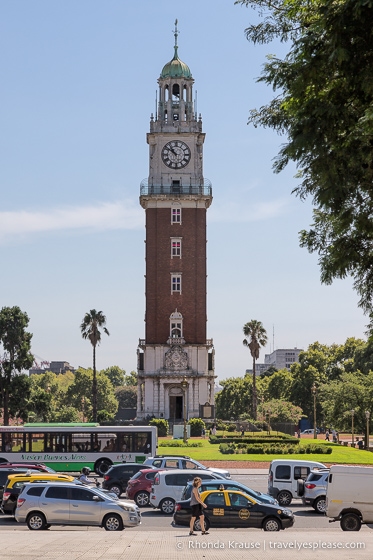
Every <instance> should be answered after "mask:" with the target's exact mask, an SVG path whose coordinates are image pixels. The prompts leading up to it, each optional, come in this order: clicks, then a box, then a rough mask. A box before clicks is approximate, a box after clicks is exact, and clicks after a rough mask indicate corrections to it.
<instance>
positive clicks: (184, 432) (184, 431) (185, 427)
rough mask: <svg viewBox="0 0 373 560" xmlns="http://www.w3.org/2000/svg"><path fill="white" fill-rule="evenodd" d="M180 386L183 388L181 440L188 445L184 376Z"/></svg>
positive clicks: (185, 382)
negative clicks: (182, 428)
mask: <svg viewBox="0 0 373 560" xmlns="http://www.w3.org/2000/svg"><path fill="white" fill-rule="evenodd" d="M181 386H182V388H183V396H184V407H183V408H184V412H183V417H184V430H183V440H184V443H188V432H187V423H186V421H187V406H186V396H187V395H186V392H187V388H188V382H187V380H186V377H185V375H184V377H183V380H182V382H181Z"/></svg>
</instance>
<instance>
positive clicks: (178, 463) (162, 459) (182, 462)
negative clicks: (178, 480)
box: [143, 455, 231, 478]
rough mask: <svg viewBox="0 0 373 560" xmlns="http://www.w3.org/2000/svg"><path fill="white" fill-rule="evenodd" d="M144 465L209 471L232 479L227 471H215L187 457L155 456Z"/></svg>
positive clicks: (149, 458) (157, 467)
mask: <svg viewBox="0 0 373 560" xmlns="http://www.w3.org/2000/svg"><path fill="white" fill-rule="evenodd" d="M143 464H144V465H149V466H151V467H154V468H156V469H198V470H207V471H211V472H214V473H217V474H219V475H220V476H222V477H223V478H231V475H230V473H229V471H227V470H225V469H215V468H213V467H211V468H210V467H205V465H201V463H198V461H195V460H194V459H191V458H190V457H188V456H187V455H155V457H148V458H147V459H146V460H145V462H144V463H143Z"/></svg>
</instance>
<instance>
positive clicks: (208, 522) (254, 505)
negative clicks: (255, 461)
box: [174, 490, 294, 531]
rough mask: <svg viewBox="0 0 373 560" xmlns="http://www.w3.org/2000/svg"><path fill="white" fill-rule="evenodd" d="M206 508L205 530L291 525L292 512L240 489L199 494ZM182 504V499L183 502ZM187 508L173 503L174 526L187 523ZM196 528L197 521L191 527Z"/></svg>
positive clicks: (188, 510) (197, 526) (284, 527)
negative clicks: (254, 497) (253, 496)
mask: <svg viewBox="0 0 373 560" xmlns="http://www.w3.org/2000/svg"><path fill="white" fill-rule="evenodd" d="M201 499H202V501H203V502H205V504H206V505H207V507H206V508H205V509H204V510H203V513H204V515H205V529H206V531H207V530H208V529H209V528H210V527H228V528H230V527H232V528H248V527H256V528H258V529H263V530H264V531H280V529H286V528H287V527H291V526H292V525H293V524H294V515H293V512H292V511H290V510H289V509H286V508H283V507H281V506H279V505H273V504H262V503H261V502H257V501H256V500H254V499H253V498H251V497H250V496H248V495H247V494H245V493H244V492H238V491H236V490H223V491H220V490H208V491H207V492H202V493H201ZM183 503H184V502H183ZM190 518H191V509H190V508H189V509H185V508H183V506H182V503H177V504H176V507H175V513H174V524H175V525H189V522H190ZM194 529H195V530H200V525H199V522H197V523H196V524H195V526H194Z"/></svg>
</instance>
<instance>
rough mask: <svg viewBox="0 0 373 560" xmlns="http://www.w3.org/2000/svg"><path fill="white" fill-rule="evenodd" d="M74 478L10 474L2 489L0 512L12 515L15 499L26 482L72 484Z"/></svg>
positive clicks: (15, 504)
mask: <svg viewBox="0 0 373 560" xmlns="http://www.w3.org/2000/svg"><path fill="white" fill-rule="evenodd" d="M74 480H75V478H74V477H73V476H69V475H67V474H58V473H48V472H47V473H44V472H38V473H36V472H33V473H30V472H29V473H27V472H23V473H18V474H10V475H9V476H8V481H7V483H6V485H5V488H4V494H3V500H2V503H1V510H2V512H3V513H6V514H9V515H14V512H15V509H16V507H17V498H18V496H19V494H20V492H21V490H22V488H23V486H24V485H25V484H26V482H73V481H74Z"/></svg>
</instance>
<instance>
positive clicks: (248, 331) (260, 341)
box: [243, 319, 267, 420]
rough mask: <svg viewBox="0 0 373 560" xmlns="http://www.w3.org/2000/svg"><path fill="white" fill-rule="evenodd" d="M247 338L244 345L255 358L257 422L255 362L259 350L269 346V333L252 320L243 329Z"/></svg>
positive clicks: (254, 412) (254, 381)
mask: <svg viewBox="0 0 373 560" xmlns="http://www.w3.org/2000/svg"><path fill="white" fill-rule="evenodd" d="M243 333H244V335H245V338H244V340H243V345H244V346H248V347H249V349H250V354H251V355H252V357H253V418H254V420H256V409H257V393H256V375H255V361H256V360H257V359H258V358H259V349H260V347H261V346H265V345H266V344H267V331H266V330H265V328H264V327H263V325H262V323H261V322H260V321H256V320H255V319H252V320H251V321H249V322H248V323H246V324H245V325H244V327H243Z"/></svg>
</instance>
